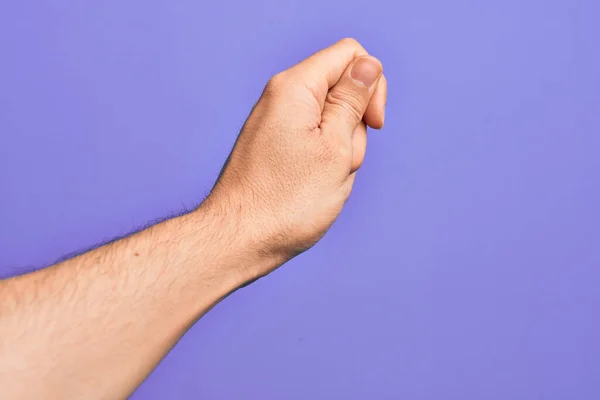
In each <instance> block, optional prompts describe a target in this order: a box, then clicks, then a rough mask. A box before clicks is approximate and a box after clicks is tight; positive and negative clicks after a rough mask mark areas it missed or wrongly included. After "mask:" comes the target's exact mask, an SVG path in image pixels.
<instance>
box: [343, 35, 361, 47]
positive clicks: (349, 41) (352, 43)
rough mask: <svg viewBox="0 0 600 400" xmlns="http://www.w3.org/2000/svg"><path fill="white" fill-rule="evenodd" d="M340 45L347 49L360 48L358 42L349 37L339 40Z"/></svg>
mask: <svg viewBox="0 0 600 400" xmlns="http://www.w3.org/2000/svg"><path fill="white" fill-rule="evenodd" d="M340 43H341V44H344V45H346V46H348V47H357V48H358V47H362V46H361V44H360V43H359V42H358V40H356V39H354V38H351V37H345V38H343V39H342V40H340Z"/></svg>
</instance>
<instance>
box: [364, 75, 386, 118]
mask: <svg viewBox="0 0 600 400" xmlns="http://www.w3.org/2000/svg"><path fill="white" fill-rule="evenodd" d="M386 102H387V80H386V79H385V75H381V79H379V82H378V83H377V87H376V88H375V93H373V97H372V98H371V102H370V103H369V105H368V106H367V111H365V116H364V121H365V122H366V123H367V125H369V126H370V127H371V128H373V129H381V128H383V124H384V120H385V103H386Z"/></svg>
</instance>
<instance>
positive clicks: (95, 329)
mask: <svg viewBox="0 0 600 400" xmlns="http://www.w3.org/2000/svg"><path fill="white" fill-rule="evenodd" d="M239 228H240V227H239V225H237V224H236V223H235V221H233V220H232V219H229V220H228V219H227V217H225V216H224V215H218V213H215V212H212V211H210V210H208V209H202V208H201V209H200V210H198V211H195V212H193V213H191V214H187V215H184V216H181V217H177V218H174V219H171V220H168V221H166V222H163V223H161V224H158V225H156V226H154V227H151V228H149V229H147V230H145V231H142V232H140V233H137V234H135V235H133V236H131V237H128V238H126V239H123V240H120V241H117V242H114V243H111V244H109V245H106V246H103V247H100V248H98V249H96V250H93V251H91V252H89V253H86V254H84V255H81V256H78V257H76V258H73V259H71V260H68V261H65V262H63V263H61V264H58V265H56V266H53V267H50V268H47V269H43V270H40V271H38V272H35V273H32V274H28V275H23V276H20V277H17V278H13V279H10V280H7V281H3V282H0V339H1V343H2V347H1V350H0V387H2V388H3V393H4V395H7V394H8V396H7V398H41V397H46V398H82V397H85V398H107V399H108V398H111V399H114V398H124V397H126V396H127V395H128V394H129V393H130V392H131V391H133V389H134V388H135V387H136V386H137V385H139V383H140V382H141V381H142V380H143V379H144V378H145V377H146V376H147V375H148V374H149V373H150V371H151V370H152V369H153V368H154V367H155V365H156V364H157V363H158V362H159V361H160V359H161V358H162V357H163V356H164V355H165V354H166V352H167V351H168V350H169V349H170V348H171V347H172V346H173V345H174V344H175V343H176V341H177V340H178V339H179V338H180V337H181V335H182V334H183V333H184V332H185V331H186V329H187V328H188V327H189V326H190V325H191V324H192V323H193V322H194V321H195V320H196V319H197V318H199V317H200V316H202V315H203V314H204V313H205V312H206V311H208V310H209V309H210V308H211V307H212V306H213V305H214V304H216V303H217V302H218V301H219V300H220V299H221V298H223V297H224V296H226V295H227V294H228V293H230V292H232V291H233V290H235V289H236V288H237V287H239V286H240V285H241V284H243V283H245V281H246V280H247V279H249V277H248V275H246V274H245V272H244V271H246V270H247V268H248V267H249V266H250V265H248V264H254V263H268V262H270V261H269V260H267V259H266V258H265V256H264V255H262V256H261V255H260V254H259V253H258V252H255V251H254V250H253V248H252V247H253V246H252V245H251V243H249V242H248V241H247V240H246V239H245V237H244V236H243V235H241V234H240V232H239V231H238V230H239ZM245 241H246V242H245ZM42 395H43V396H42Z"/></svg>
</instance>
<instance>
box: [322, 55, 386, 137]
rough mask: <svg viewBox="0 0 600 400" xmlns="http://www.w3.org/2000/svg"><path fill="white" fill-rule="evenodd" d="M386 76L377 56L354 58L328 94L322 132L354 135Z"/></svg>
mask: <svg viewBox="0 0 600 400" xmlns="http://www.w3.org/2000/svg"><path fill="white" fill-rule="evenodd" d="M382 73H383V67H382V65H381V62H379V60H378V59H376V58H375V57H371V56H363V57H358V58H356V59H354V60H353V61H352V62H351V63H350V65H348V67H347V68H346V70H345V71H344V73H343V74H342V76H341V77H340V79H339V81H338V82H337V83H336V84H335V85H334V86H333V87H332V88H331V90H329V92H328V93H327V98H326V99H325V105H324V107H323V114H322V117H321V129H322V130H324V131H333V132H336V131H337V132H346V133H347V135H348V136H350V135H351V134H352V132H353V131H354V129H355V128H356V127H357V126H358V124H359V123H360V122H361V121H362V119H363V116H364V114H365V111H366V110H367V106H368V105H369V102H370V101H371V97H372V96H373V93H374V92H375V88H376V87H377V82H378V81H379V79H380V78H381V75H382Z"/></svg>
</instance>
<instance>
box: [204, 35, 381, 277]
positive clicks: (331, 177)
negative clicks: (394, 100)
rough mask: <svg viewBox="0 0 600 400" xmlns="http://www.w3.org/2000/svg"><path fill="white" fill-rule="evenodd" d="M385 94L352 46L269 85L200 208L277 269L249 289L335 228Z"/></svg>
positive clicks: (374, 69)
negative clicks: (223, 217) (223, 220)
mask: <svg viewBox="0 0 600 400" xmlns="http://www.w3.org/2000/svg"><path fill="white" fill-rule="evenodd" d="M386 91H387V86H386V80H385V77H384V76H383V75H382V65H381V63H380V62H379V61H378V60H377V59H376V58H374V57H372V56H369V55H368V53H367V52H366V51H365V49H364V48H363V47H362V46H361V45H360V44H359V43H358V42H357V41H355V40H353V39H344V40H342V41H340V42H338V43H336V44H334V45H333V46H331V47H329V48H327V49H324V50H322V51H320V52H318V53H316V54H314V55H313V56H311V57H309V58H308V59H306V60H304V61H303V62H301V63H299V64H297V65H295V66H294V67H292V68H290V69H289V70H286V71H284V72H281V73H279V74H277V75H275V76H274V77H273V78H272V79H271V80H270V81H269V83H268V84H267V86H266V88H265V90H264V92H263V94H262V96H261V98H260V100H259V101H258V103H257V104H256V105H255V107H254V109H253V111H252V113H251V115H250V116H249V118H248V120H247V121H246V123H245V125H244V127H243V128H242V131H241V133H240V135H239V137H238V139H237V142H236V145H235V147H234V149H233V151H232V153H231V155H230V156H229V159H228V161H227V163H226V165H225V167H224V169H223V171H222V173H221V176H220V177H219V179H218V181H217V184H216V185H215V187H214V189H213V191H212V192H211V194H210V196H209V197H208V199H207V200H206V201H205V203H204V204H203V206H202V207H209V208H212V209H213V210H215V209H216V210H218V211H217V212H218V213H221V214H227V218H228V219H229V218H232V219H235V224H236V229H237V231H239V232H243V234H244V236H245V237H246V238H248V237H250V238H251V239H250V241H251V242H252V247H253V248H254V249H255V250H257V251H259V252H260V253H261V254H268V255H269V256H270V257H273V259H275V260H277V262H274V263H273V264H271V267H261V268H262V269H263V270H252V271H250V274H251V277H249V279H253V278H256V277H259V276H262V275H265V274H266V273H268V272H270V269H272V268H275V267H276V266H278V265H280V264H281V263H283V262H285V261H287V260H289V259H290V258H292V257H293V256H295V255H297V254H299V253H301V252H303V251H305V250H307V249H308V248H310V247H311V246H313V245H314V244H315V243H316V242H317V241H318V240H319V239H320V238H321V237H322V236H323V235H324V234H325V233H326V232H327V230H328V229H329V227H330V226H331V225H332V224H333V222H334V220H335V219H336V218H337V216H338V215H339V213H340V211H341V210H342V206H343V205H344V202H345V201H346V199H347V198H348V196H349V194H350V191H351V190H352V186H353V183H354V179H355V176H356V171H357V170H358V168H359V167H360V166H361V164H362V162H363V159H364V156H365V150H366V142H367V125H368V126H370V127H372V128H381V127H382V126H383V120H384V107H385V102H386ZM202 207H201V208H202ZM232 210H236V211H235V215H233V214H234V212H232ZM265 268H267V270H264V269H265Z"/></svg>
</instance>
